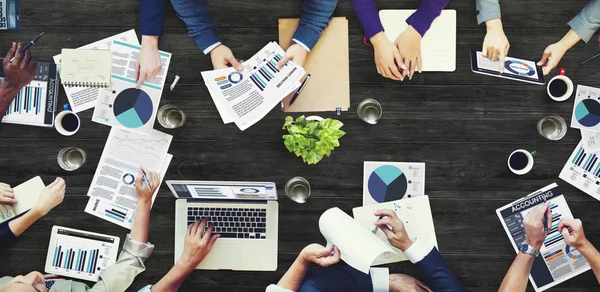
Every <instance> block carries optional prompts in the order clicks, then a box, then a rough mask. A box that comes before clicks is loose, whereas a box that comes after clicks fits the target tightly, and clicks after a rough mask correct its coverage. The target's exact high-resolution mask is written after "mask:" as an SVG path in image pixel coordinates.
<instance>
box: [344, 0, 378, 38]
mask: <svg viewBox="0 0 600 292" xmlns="http://www.w3.org/2000/svg"><path fill="white" fill-rule="evenodd" d="M350 3H351V4H352V9H354V13H356V16H357V17H358V20H359V21H360V24H361V25H362V27H363V30H364V32H365V36H366V37H367V38H368V39H370V38H372V37H373V36H374V35H376V34H378V33H380V32H382V31H383V24H381V19H380V18H379V11H377V3H376V1H375V0H350Z"/></svg>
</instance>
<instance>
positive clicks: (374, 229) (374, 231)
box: [371, 215, 383, 234]
mask: <svg viewBox="0 0 600 292" xmlns="http://www.w3.org/2000/svg"><path fill="white" fill-rule="evenodd" d="M381 219H383V215H382V216H379V219H377V221H379V220H381ZM377 229H379V226H377V225H375V228H373V231H371V232H372V233H373V234H376V233H377Z"/></svg>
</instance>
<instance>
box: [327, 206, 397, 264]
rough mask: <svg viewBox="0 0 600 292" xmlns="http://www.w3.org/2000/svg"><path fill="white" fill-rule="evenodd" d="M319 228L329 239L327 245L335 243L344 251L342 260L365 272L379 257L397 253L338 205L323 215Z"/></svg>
mask: <svg viewBox="0 0 600 292" xmlns="http://www.w3.org/2000/svg"><path fill="white" fill-rule="evenodd" d="M373 222H375V221H373ZM319 230H320V231H321V234H322V235H323V236H324V237H325V239H326V240H327V246H330V245H335V246H336V247H337V248H338V249H339V250H340V252H341V253H342V256H341V258H342V260H344V261H345V262H346V263H347V264H348V265H350V266H351V267H353V268H355V269H357V270H359V271H361V272H363V273H365V274H368V273H369V268H370V267H371V265H373V263H374V262H375V259H377V258H378V257H380V256H383V255H384V254H395V255H397V253H396V251H394V250H393V249H392V248H391V247H390V246H389V245H387V244H385V243H384V242H382V241H381V240H380V239H379V238H377V236H375V234H373V233H371V232H370V231H369V230H367V229H365V228H364V227H363V226H362V225H361V224H360V223H359V222H358V221H357V220H354V219H352V217H350V216H348V214H346V213H344V211H342V210H340V209H339V208H337V207H335V208H331V209H329V210H327V211H325V213H323V215H321V217H320V218H319Z"/></svg>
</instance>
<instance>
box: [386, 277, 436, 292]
mask: <svg viewBox="0 0 600 292" xmlns="http://www.w3.org/2000/svg"><path fill="white" fill-rule="evenodd" d="M390 292H432V291H431V289H430V288H429V287H427V285H425V284H423V283H422V282H421V281H419V280H417V279H415V278H413V277H411V276H409V275H405V274H390Z"/></svg>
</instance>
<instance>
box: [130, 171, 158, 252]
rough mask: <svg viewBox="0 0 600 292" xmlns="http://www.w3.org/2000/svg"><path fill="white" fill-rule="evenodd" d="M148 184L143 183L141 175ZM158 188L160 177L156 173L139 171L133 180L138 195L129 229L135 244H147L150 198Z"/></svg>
mask: <svg viewBox="0 0 600 292" xmlns="http://www.w3.org/2000/svg"><path fill="white" fill-rule="evenodd" d="M142 172H144V173H145V174H146V178H147V179H148V181H149V182H150V186H148V185H146V183H145V182H143V179H142V178H143V176H144V175H143V173H142ZM159 187H160V177H159V176H158V174H157V173H156V172H153V171H148V170H147V169H145V168H142V169H141V170H140V173H139V174H138V175H137V177H136V180H135V189H136V192H137V195H138V199H137V209H136V210H135V218H134V219H133V226H132V227H131V237H132V238H133V239H134V240H135V241H137V242H148V226H149V225H150V209H151V208H152V197H153V196H154V193H155V192H156V190H157V189H158V188H159Z"/></svg>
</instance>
